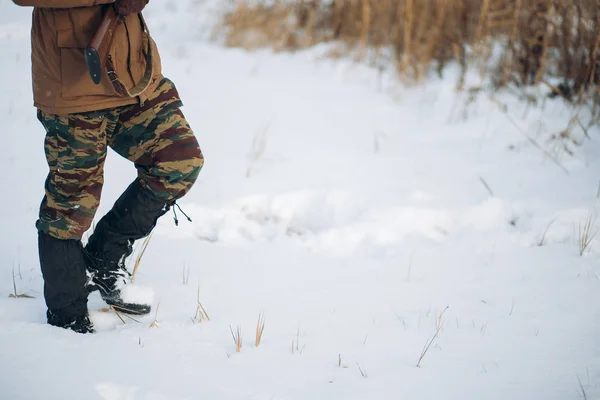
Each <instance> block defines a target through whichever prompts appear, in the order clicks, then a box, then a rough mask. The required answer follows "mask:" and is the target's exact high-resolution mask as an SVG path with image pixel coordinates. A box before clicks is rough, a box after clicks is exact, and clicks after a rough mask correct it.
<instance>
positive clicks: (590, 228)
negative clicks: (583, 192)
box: [577, 210, 600, 256]
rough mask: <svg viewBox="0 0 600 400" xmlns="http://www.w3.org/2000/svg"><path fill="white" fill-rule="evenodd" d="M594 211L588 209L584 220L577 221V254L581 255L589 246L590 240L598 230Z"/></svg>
mask: <svg viewBox="0 0 600 400" xmlns="http://www.w3.org/2000/svg"><path fill="white" fill-rule="evenodd" d="M596 219H597V218H596V211H595V210H590V212H589V213H588V215H587V217H586V219H585V221H583V223H581V222H580V223H579V236H578V240H577V244H578V245H579V255H580V256H583V254H584V253H585V251H586V250H587V249H588V248H589V247H590V244H592V241H593V240H594V238H595V237H596V235H597V234H598V232H599V231H600V228H599V227H598V226H597V224H596Z"/></svg>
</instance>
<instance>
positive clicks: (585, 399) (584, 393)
mask: <svg viewBox="0 0 600 400" xmlns="http://www.w3.org/2000/svg"><path fill="white" fill-rule="evenodd" d="M577 381H578V382H579V389H581V396H582V397H583V400H587V398H588V397H587V393H586V391H585V388H584V387H583V383H581V379H580V378H579V376H577Z"/></svg>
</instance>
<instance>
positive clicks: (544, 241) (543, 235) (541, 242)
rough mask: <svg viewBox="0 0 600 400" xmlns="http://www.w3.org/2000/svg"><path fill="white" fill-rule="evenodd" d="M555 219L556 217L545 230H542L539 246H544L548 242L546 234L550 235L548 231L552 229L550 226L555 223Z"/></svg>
mask: <svg viewBox="0 0 600 400" xmlns="http://www.w3.org/2000/svg"><path fill="white" fill-rule="evenodd" d="M555 221H556V218H555V219H553V220H552V221H550V223H549V224H548V225H547V226H546V229H545V230H544V232H542V236H541V237H540V240H538V242H537V245H538V247H541V246H544V245H545V244H546V235H548V231H550V228H551V227H552V225H553V224H554V222H555Z"/></svg>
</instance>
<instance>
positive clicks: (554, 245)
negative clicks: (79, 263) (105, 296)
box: [0, 0, 600, 400]
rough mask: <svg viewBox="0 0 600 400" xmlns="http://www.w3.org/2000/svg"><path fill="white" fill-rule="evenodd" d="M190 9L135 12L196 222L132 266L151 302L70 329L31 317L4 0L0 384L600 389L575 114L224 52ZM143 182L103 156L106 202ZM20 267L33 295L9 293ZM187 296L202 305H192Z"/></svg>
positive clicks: (324, 63)
mask: <svg viewBox="0 0 600 400" xmlns="http://www.w3.org/2000/svg"><path fill="white" fill-rule="evenodd" d="M203 4H204V3H198V2H181V3H178V4H177V6H176V7H175V5H174V4H171V2H167V3H165V4H163V3H160V2H152V3H150V5H149V7H148V11H147V13H146V14H147V20H148V22H149V24H150V27H151V29H152V32H153V36H154V37H155V39H156V41H157V42H158V45H159V49H160V50H161V56H162V59H163V66H164V71H165V74H166V75H167V76H168V77H170V78H171V79H173V81H174V82H175V83H176V84H177V86H178V89H179V91H180V93H181V95H182V98H183V100H184V103H185V107H184V109H183V111H184V113H185V114H186V116H187V118H188V119H189V121H190V124H191V126H192V127H193V128H194V130H195V132H196V134H197V136H198V138H199V141H200V144H201V146H202V149H203V151H204V153H205V157H206V166H205V168H204V170H203V171H202V174H201V177H200V179H199V181H198V183H197V184H196V186H195V187H194V188H193V190H192V191H191V192H190V194H189V195H188V196H187V197H185V198H184V199H183V200H182V201H181V202H180V203H181V206H182V208H183V210H184V211H185V212H186V213H187V214H189V215H190V217H191V218H192V220H193V222H192V223H188V222H187V221H185V220H184V218H180V224H179V227H175V225H174V223H173V219H172V217H171V215H170V214H168V215H166V216H165V217H163V218H162V219H161V220H160V221H159V224H158V227H157V229H156V231H155V234H154V235H153V237H152V239H151V241H150V244H149V246H148V249H147V251H146V253H145V255H144V257H143V259H142V263H141V265H140V268H139V271H138V273H137V277H136V282H137V283H139V284H140V285H141V286H145V287H152V288H153V291H154V302H153V312H152V313H151V314H150V315H148V316H146V317H141V318H136V319H138V320H139V322H140V323H139V324H138V323H137V322H135V321H132V320H129V319H126V324H123V322H121V321H120V320H119V319H118V317H117V316H116V315H114V314H112V313H107V312H103V311H101V309H102V308H104V307H106V306H105V304H104V303H103V302H102V301H101V299H100V297H99V296H98V294H93V295H92V296H91V298H90V304H89V307H90V313H91V317H92V320H93V321H94V323H95V325H96V327H97V329H98V331H99V332H98V333H97V334H95V335H77V334H74V333H72V332H68V331H64V330H60V329H56V328H53V327H51V326H48V325H47V324H45V305H44V301H43V296H42V292H43V281H42V277H41V273H40V270H39V266H38V261H37V249H36V231H35V228H34V226H33V224H34V221H35V219H36V215H37V208H38V206H39V201H40V200H41V198H42V195H43V181H44V178H45V174H46V165H45V159H44V155H43V147H42V146H43V135H44V133H43V130H42V127H41V126H40V125H39V123H38V122H37V120H36V119H35V110H34V109H33V108H32V106H31V103H32V99H31V92H30V76H29V43H28V37H27V32H28V30H29V23H30V10H28V9H23V8H19V7H16V6H14V5H13V4H12V3H11V2H9V1H7V0H0V49H1V50H2V54H3V57H2V59H1V61H0V77H2V78H0V79H1V81H2V83H1V87H2V92H1V93H2V94H1V95H0V114H1V115H2V116H3V118H2V122H3V123H2V127H3V131H4V132H3V136H2V137H3V146H2V147H1V148H0V165H1V169H2V171H3V174H2V183H3V185H4V187H5V188H6V189H5V190H6V192H5V195H4V196H2V199H1V200H0V202H1V207H0V221H2V223H3V225H4V227H5V229H3V230H2V233H0V254H2V256H3V257H2V259H3V263H2V264H0V393H2V396H0V397H2V398H3V399H4V398H6V399H40V398H43V399H103V400H121V399H128V400H130V399H136V400H137V399H148V400H157V399H197V398H206V399H256V400H259V399H265V400H266V399H399V398H402V399H420V400H425V399H461V400H462V399H486V400H495V399H544V400H548V399H557V400H558V399H560V400H564V399H580V398H584V395H583V392H584V391H585V394H586V396H587V398H588V399H596V398H600V346H599V345H598V343H599V341H598V335H599V334H600V329H599V328H600V301H599V300H600V291H599V288H600V277H599V274H600V273H599V271H598V268H599V265H600V263H599V261H600V243H599V240H600V239H596V240H594V241H593V242H592V243H591V246H590V247H589V249H588V251H586V252H585V253H584V254H583V256H580V255H579V252H580V251H579V246H578V230H579V227H580V225H581V224H583V223H584V222H585V220H586V218H587V217H588V215H589V213H590V212H593V211H594V210H597V209H598V206H599V200H598V199H597V192H598V184H599V181H598V180H599V178H598V171H599V161H598V160H599V159H600V158H599V156H600V146H599V144H598V134H599V132H598V128H597V127H594V128H593V129H591V130H590V131H589V132H588V133H589V135H590V136H591V139H585V140H584V135H583V132H581V130H580V129H578V128H577V129H575V130H574V135H575V138H576V139H577V140H581V141H582V142H583V143H584V145H583V146H575V145H573V144H572V143H567V142H566V141H559V140H552V139H551V136H552V135H553V134H557V133H559V132H560V131H562V130H563V129H564V128H565V127H566V126H567V123H568V121H569V119H570V118H571V116H572V115H573V112H574V111H573V109H571V108H569V107H567V106H565V105H564V104H563V103H562V102H560V101H551V100H545V101H540V102H539V103H538V104H535V105H534V104H527V103H525V102H524V101H521V100H519V99H518V98H516V97H515V96H514V95H513V94H508V93H501V94H497V95H495V97H494V98H491V97H490V96H489V95H488V94H484V93H480V94H478V95H477V96H476V99H475V100H474V101H468V100H469V99H468V97H469V95H468V94H457V93H456V92H455V90H454V89H455V82H456V80H455V76H456V71H452V70H451V69H450V70H449V71H448V73H447V76H445V77H444V78H443V79H440V78H432V79H431V80H430V81H428V82H427V83H426V84H424V85H421V86H415V87H405V86H402V85H401V84H400V83H399V82H398V81H397V79H396V78H395V76H394V75H393V73H392V72H391V71H386V72H384V73H383V74H382V73H380V72H379V71H377V70H375V69H372V68H370V67H368V66H365V65H362V64H357V63H354V62H352V61H350V60H343V59H342V60H329V59H327V58H325V57H324V56H323V55H324V54H325V53H326V52H327V48H326V47H319V48H316V49H313V50H310V51H305V52H298V53H296V54H273V53H272V52H269V51H258V52H255V53H247V52H245V51H243V50H239V49H226V48H223V47H221V46H219V45H218V43H214V42H210V41H208V40H206V37H207V36H208V32H209V30H210V29H209V25H208V24H207V23H205V21H212V22H214V18H215V17H214V13H213V12H210V13H209V12H207V11H206V8H205V6H203ZM199 21H200V22H201V23H200V22H199ZM477 79H478V78H477V76H475V75H474V76H471V77H470V78H469V82H471V83H472V84H476V83H477ZM501 105H505V106H506V107H507V112H503V111H502V107H501ZM525 135H528V136H529V137H531V138H533V139H535V140H536V142H537V143H538V144H540V145H541V146H542V147H543V148H544V149H547V151H548V152H549V153H550V155H551V156H552V157H554V158H556V159H557V160H558V162H559V164H560V165H561V167H559V166H558V165H557V164H556V163H555V162H553V161H552V160H551V159H550V158H549V156H548V155H546V154H544V153H543V152H542V151H540V149H538V148H536V147H535V146H534V145H532V144H531V142H530V141H529V140H528V139H527V137H526V136H525ZM564 146H568V149H569V151H570V152H572V155H571V154H569V152H567V151H565V150H564ZM561 168H564V169H566V170H567V171H568V174H567V173H565V172H564V171H563V170H562V169H561ZM134 177H135V169H134V168H133V166H132V165H130V164H129V163H128V162H126V161H124V160H122V159H120V158H119V157H118V156H116V155H115V154H114V153H111V154H110V155H109V159H108V161H107V166H106V186H105V189H104V193H103V201H102V205H101V210H100V211H99V214H98V217H99V216H101V215H102V214H104V213H105V212H106V211H107V210H108V209H109V207H110V206H111V205H112V202H113V201H114V200H115V199H116V198H117V196H118V195H119V194H120V193H121V191H122V190H124V189H125V188H126V187H127V185H128V184H129V182H130V181H131V180H132V179H134ZM484 182H485V184H484ZM485 185H487V186H488V187H489V190H488V189H487V188H486V186H485ZM490 191H491V193H490ZM599 218H600V217H599ZM599 224H600V219H599V221H597V222H596V224H595V225H596V227H598V226H599ZM542 239H543V240H542ZM540 242H541V244H542V245H541V246H540V245H539V244H540ZM132 264H133V262H132ZM13 271H14V274H15V284H16V286H17V294H28V295H32V296H35V298H34V299H26V298H17V299H14V298H9V295H10V294H11V293H13ZM198 299H199V300H200V302H201V304H202V306H203V307H204V309H205V310H206V313H207V314H208V316H209V317H210V320H208V319H204V320H203V321H202V322H199V320H198V318H197V319H196V320H195V321H193V319H194V317H195V316H196V311H197V309H198ZM159 302H160V307H158V313H157V314H155V311H156V309H157V305H158V303H159ZM446 308H447V309H446ZM260 313H264V315H265V317H266V326H265V331H264V337H263V339H262V343H261V345H260V346H259V347H255V346H254V341H255V338H254V336H255V329H256V323H257V319H258V316H259V314H260ZM155 318H156V319H157V321H158V322H159V325H158V327H155V328H149V326H150V325H151V324H152V322H153V321H154V319H155ZM238 326H239V327H240V329H241V330H242V339H243V340H242V342H243V347H242V349H241V352H240V353H236V351H235V344H234V341H233V339H232V337H231V331H230V328H231V329H233V330H234V331H235V330H236V328H237V327H238ZM438 327H440V330H439V334H438V335H437V336H435V333H436V330H437V329H438ZM432 338H433V342H432V344H431V346H430V347H429V349H428V351H427V353H426V354H425V356H424V358H423V359H422V361H421V362H420V367H419V368H418V367H416V364H417V362H418V360H419V357H420V356H421V353H422V351H423V349H424V346H425V345H426V344H427V343H428V342H429V341H430V340H431V339H432ZM292 349H293V350H292ZM340 359H341V362H340ZM361 371H362V373H361ZM363 374H364V375H366V376H363Z"/></svg>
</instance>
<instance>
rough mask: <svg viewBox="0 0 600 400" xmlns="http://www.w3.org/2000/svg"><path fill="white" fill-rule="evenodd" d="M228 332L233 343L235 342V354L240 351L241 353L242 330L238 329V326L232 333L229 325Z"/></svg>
mask: <svg viewBox="0 0 600 400" xmlns="http://www.w3.org/2000/svg"><path fill="white" fill-rule="evenodd" d="M229 330H230V331H231V336H232V337H233V341H234V342H235V352H236V353H239V352H240V351H242V328H240V326H239V325H238V326H237V328H236V329H235V332H234V331H233V328H232V327H231V325H229Z"/></svg>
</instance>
